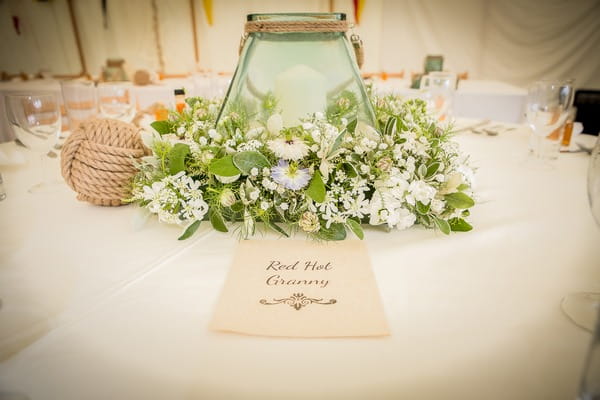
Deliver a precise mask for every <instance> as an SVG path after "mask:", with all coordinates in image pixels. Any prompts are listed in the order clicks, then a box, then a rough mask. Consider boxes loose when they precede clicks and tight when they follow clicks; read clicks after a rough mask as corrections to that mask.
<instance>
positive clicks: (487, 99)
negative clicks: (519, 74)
mask: <svg viewBox="0 0 600 400" xmlns="http://www.w3.org/2000/svg"><path fill="white" fill-rule="evenodd" d="M410 84H411V82H410V80H408V79H388V80H385V81H382V80H376V81H374V88H375V90H376V92H377V93H379V94H380V95H385V94H396V95H400V96H403V97H410V98H412V97H417V98H418V97H421V96H422V93H423V92H422V91H421V90H419V89H411V88H410ZM526 97H527V90H525V89H523V88H520V87H518V86H514V85H511V84H508V83H504V82H498V81H489V80H477V79H465V80H461V81H459V82H458V88H457V89H456V92H455V94H454V114H455V115H456V116H457V117H461V118H480V119H490V120H495V121H502V122H510V123H520V122H522V121H523V113H524V111H525V101H526Z"/></svg>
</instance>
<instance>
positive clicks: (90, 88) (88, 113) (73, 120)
mask: <svg viewBox="0 0 600 400" xmlns="http://www.w3.org/2000/svg"><path fill="white" fill-rule="evenodd" d="M60 86H61V89H62V95H63V102H64V104H65V109H66V111H67V116H68V117H69V130H70V131H71V132H72V131H74V130H75V129H77V127H78V126H79V124H80V123H81V122H83V121H85V120H86V119H88V118H92V117H95V116H96V114H98V103H97V99H96V87H95V86H94V82H89V81H63V82H61V83H60Z"/></svg>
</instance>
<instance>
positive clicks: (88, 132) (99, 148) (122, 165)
mask: <svg viewBox="0 0 600 400" xmlns="http://www.w3.org/2000/svg"><path fill="white" fill-rule="evenodd" d="M147 154H149V150H148V149H147V148H146V147H144V145H143V143H142V140H141V138H140V135H139V133H138V129H137V128H136V127H135V126H134V125H132V124H127V123H125V122H121V121H116V120H110V119H91V120H88V121H86V122H83V123H82V124H81V125H79V127H78V128H77V129H76V130H75V131H74V132H72V133H71V135H69V137H68V138H67V140H66V141H65V144H64V146H63V148H62V151H61V168H62V175H63V177H64V178H65V180H66V181H67V184H68V185H69V186H70V187H71V188H72V189H73V190H74V191H76V192H77V199H79V200H82V201H87V202H90V203H92V204H95V205H99V206H120V205H121V204H123V203H122V199H124V198H125V197H127V194H128V193H127V186H128V184H129V182H130V180H131V178H132V177H133V175H135V173H136V168H135V166H134V165H133V161H134V160H135V159H139V158H140V157H143V156H144V155H147Z"/></svg>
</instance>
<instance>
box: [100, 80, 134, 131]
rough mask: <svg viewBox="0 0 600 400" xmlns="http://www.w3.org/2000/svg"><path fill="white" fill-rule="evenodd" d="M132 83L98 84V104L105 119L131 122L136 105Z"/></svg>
mask: <svg viewBox="0 0 600 400" xmlns="http://www.w3.org/2000/svg"><path fill="white" fill-rule="evenodd" d="M132 90H133V85H132V84H131V82H102V83H99V84H98V104H99V106H100V114H101V115H102V116H103V117H104V118H111V119H118V120H120V121H124V122H131V121H132V120H133V117H134V116H135V103H134V96H133V93H132Z"/></svg>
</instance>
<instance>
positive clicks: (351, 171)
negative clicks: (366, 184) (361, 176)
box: [342, 163, 358, 178]
mask: <svg viewBox="0 0 600 400" xmlns="http://www.w3.org/2000/svg"><path fill="white" fill-rule="evenodd" d="M342 168H344V172H345V173H346V175H348V177H349V178H355V177H357V176H358V171H357V170H356V167H354V165H352V164H351V163H343V164H342Z"/></svg>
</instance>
